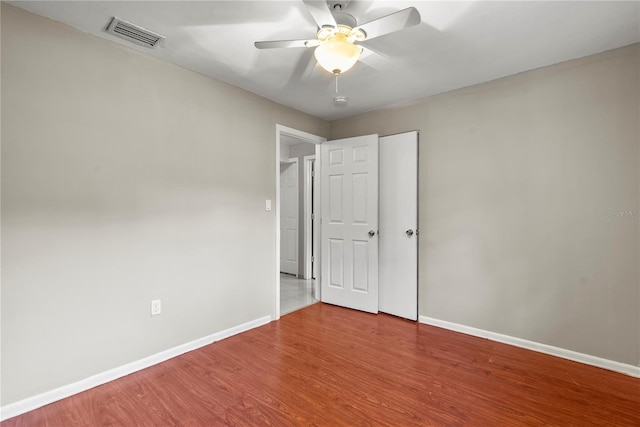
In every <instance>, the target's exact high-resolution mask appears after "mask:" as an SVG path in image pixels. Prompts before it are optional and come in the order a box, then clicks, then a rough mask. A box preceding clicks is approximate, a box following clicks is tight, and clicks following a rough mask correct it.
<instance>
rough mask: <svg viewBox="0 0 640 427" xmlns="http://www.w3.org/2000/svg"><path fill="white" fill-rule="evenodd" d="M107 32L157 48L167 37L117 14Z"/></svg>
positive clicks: (141, 44) (132, 41)
mask: <svg viewBox="0 0 640 427" xmlns="http://www.w3.org/2000/svg"><path fill="white" fill-rule="evenodd" d="M107 33H111V34H113V35H115V36H118V37H120V38H123V39H125V40H129V41H130V42H131V43H135V44H139V45H140V46H144V47H148V48H150V49H155V48H156V47H158V44H160V42H161V41H162V40H164V39H165V37H164V36H161V35H160V34H156V33H153V32H151V31H149V30H146V29H144V28H142V27H138V26H137V25H134V24H132V23H131V22H127V21H124V20H122V19H120V18H116V17H115V16H114V17H113V19H112V20H111V22H110V23H109V26H108V27H107Z"/></svg>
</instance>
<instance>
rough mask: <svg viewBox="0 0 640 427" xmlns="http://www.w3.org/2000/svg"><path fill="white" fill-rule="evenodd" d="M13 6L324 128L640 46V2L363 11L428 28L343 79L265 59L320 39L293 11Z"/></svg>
mask: <svg viewBox="0 0 640 427" xmlns="http://www.w3.org/2000/svg"><path fill="white" fill-rule="evenodd" d="M11 3H12V4H14V5H16V6H18V7H21V8H24V9H27V10H30V11H33V12H35V13H38V14H40V15H44V16H47V17H50V18H51V19H54V20H57V21H61V22H64V23H66V24H68V25H70V26H73V27H76V28H78V29H80V30H82V31H86V32H88V33H91V34H95V35H97V36H99V37H102V38H106V39H109V40H112V41H114V42H116V43H121V44H125V45H127V46H130V47H132V48H133V49H136V50H139V51H141V52H145V53H147V54H149V55H153V56H156V57H159V58H162V59H164V60H166V61H169V62H172V63H175V64H178V65H181V66H183V67H186V68H188V69H191V70H194V71H197V72H200V73H203V74H206V75H209V76H211V77H214V78H216V79H219V80H222V81H224V82H227V83H229V84H232V85H234V86H238V87H241V88H244V89H246V90H249V91H251V92H254V93H257V94H259V95H262V96H264V97H266V98H269V99H272V100H274V101H276V102H279V103H281V104H284V105H288V106H290V107H293V108H295V109H297V110H301V111H304V112H307V113H309V114H312V115H314V116H317V117H321V118H323V119H327V120H333V119H337V118H341V117H347V116H350V115H354V114H358V113H361V112H365V111H370V110H375V109H378V108H382V107H386V106H389V105H393V104H397V103H399V102H403V101H408V100H412V99H416V98H421V97H424V96H428V95H433V94H437V93H442V92H446V91H449V90H452V89H456V88H460V87H464V86H470V85H473V84H476V83H481V82H485V81H489V80H493V79H496V78H499V77H503V76H507V75H511V74H515V73H518V72H522V71H526V70H531V69H534V68H538V67H543V66H546V65H550V64H555V63H558V62H562V61H566V60H569V59H574V58H579V57H583V56H587V55H591V54H594V53H597V52H602V51H605V50H609V49H613V48H616V47H620V46H625V45H629V44H631V43H634V42H638V41H640V1H623V2H617V1H584V2H583V1H547V2H543V1H528V2H523V1H465V2H458V1H358V0H352V1H351V2H350V4H349V5H348V6H347V8H346V10H345V12H349V13H350V14H351V15H353V16H354V17H355V18H356V19H357V20H358V22H359V23H364V22H367V21H370V20H373V19H376V18H379V17H381V16H383V15H386V14H388V13H391V12H394V11H397V10H400V9H404V8H406V7H409V6H414V7H416V8H417V9H418V10H419V11H420V14H421V16H422V23H421V24H420V25H418V26H415V27H412V28H408V29H405V30H403V31H401V32H398V33H393V34H389V35H386V36H382V37H379V38H376V39H373V40H371V41H368V42H367V44H366V45H367V46H368V47H369V48H371V49H372V50H375V51H376V52H379V53H381V54H382V55H385V56H386V57H387V58H385V57H383V56H381V55H370V56H369V57H368V58H364V59H363V61H365V62H366V64H365V63H358V64H356V66H355V67H354V68H353V69H351V70H349V71H348V72H345V73H344V74H343V75H342V76H340V80H339V90H340V91H339V94H340V95H346V96H348V97H349V103H348V106H346V107H336V106H335V105H334V104H333V97H334V96H335V82H334V77H333V76H332V75H331V74H329V73H327V72H326V71H323V70H322V69H321V68H319V67H314V66H315V60H314V58H313V52H312V49H306V48H294V49H271V50H258V49H256V48H255V47H254V45H253V42H254V41H258V40H282V39H287V40H288V39H308V38H314V36H315V33H316V24H315V22H314V20H313V18H312V17H311V15H310V14H309V12H308V10H307V8H306V7H305V5H304V4H303V3H302V1H301V0H291V1H237V0H236V1H158V2H156V1H68V2H67V1H41V2H26V1H14V2H11ZM112 16H117V17H119V18H121V19H124V20H127V21H130V22H132V23H134V24H137V25H139V26H142V27H144V28H147V29H149V30H152V31H155V32H157V33H160V34H162V35H164V36H166V37H167V39H166V40H165V41H164V43H163V45H162V46H161V47H159V48H158V49H155V50H150V49H146V48H142V47H138V46H135V45H132V44H129V43H128V42H126V41H124V40H121V39H119V38H116V37H113V36H111V35H109V34H107V33H106V32H105V31H104V30H105V28H106V27H107V25H108V23H109V22H110V20H111V17H112Z"/></svg>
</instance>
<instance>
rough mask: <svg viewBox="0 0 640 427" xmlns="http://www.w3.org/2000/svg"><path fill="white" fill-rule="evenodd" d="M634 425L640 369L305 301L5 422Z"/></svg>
mask: <svg viewBox="0 0 640 427" xmlns="http://www.w3.org/2000/svg"><path fill="white" fill-rule="evenodd" d="M222 425H238V426H269V425H274V426H289V425H295V426H297V425H304V426H307V425H317V426H411V425H420V426H492V427H494V426H581V427H583V426H636V427H637V426H640V380H638V379H634V378H632V377H629V376H625V375H622V374H617V373H614V372H609V371H606V370H603V369H599V368H594V367H590V366H586V365H582V364H579V363H575V362H570V361H567V360H563V359H559V358H555V357H552V356H547V355H544V354H540V353H535V352H532V351H528V350H523V349H519V348H516V347H511V346H508V345H504V344H499V343H494V342H491V341H487V340H483V339H480V338H475V337H471V336H467V335H463V334H459V333H455V332H451V331H446V330H443V329H439V328H435V327H432V326H427V325H421V324H417V323H413V322H409V321H405V320H401V319H398V318H395V317H392V316H387V315H382V314H381V315H377V316H376V315H371V314H365V313H360V312H356V311H352V310H348V309H342V308H338V307H334V306H330V305H325V304H315V305H312V306H310V307H307V308H305V309H303V310H300V311H297V312H294V313H291V314H289V315H287V316H284V317H283V318H282V319H281V320H280V321H278V322H272V323H270V324H268V325H265V326H263V327H260V328H258V329H254V330H252V331H249V332H246V333H243V334H241V335H237V336H235V337H232V338H228V339H226V340H224V341H220V342H218V343H215V344H212V345H210V346H207V347H203V348H201V349H199V350H196V351H193V352H190V353H187V354H184V355H182V356H180V357H177V358H175V359H172V360H169V361H167V362H165V363H162V364H160V365H157V366H154V367H152V368H149V369H146V370H144V371H141V372H138V373H135V374H132V375H129V376H127V377H124V378H121V379H119V380H117V381H114V382H111V383H108V384H105V385H103V386H100V387H96V388H94V389H92V390H89V391H87V392H84V393H81V394H78V395H75V396H72V397H70V398H67V399H65V400H62V401H59V402H56V403H53V404H51V405H48V406H46V407H43V408H41V409H38V410H35V411H32V412H30V413H27V414H24V415H21V416H18V417H16V418H12V419H10V420H7V421H5V422H4V423H2V427H14V426H30V427H33V426H56V427H58V426H222Z"/></svg>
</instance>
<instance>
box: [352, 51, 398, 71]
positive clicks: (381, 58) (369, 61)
mask: <svg viewBox="0 0 640 427" xmlns="http://www.w3.org/2000/svg"><path fill="white" fill-rule="evenodd" d="M360 46H362V45H360ZM362 48H363V49H362V53H361V54H360V58H359V59H358V60H359V61H360V62H362V63H363V64H365V65H367V66H369V67H371V68H373V69H374V70H378V71H388V70H392V69H393V67H394V65H396V64H394V62H393V61H392V60H391V58H389V57H388V56H386V55H383V54H382V53H380V52H378V51H376V50H373V49H371V48H369V47H366V46H362Z"/></svg>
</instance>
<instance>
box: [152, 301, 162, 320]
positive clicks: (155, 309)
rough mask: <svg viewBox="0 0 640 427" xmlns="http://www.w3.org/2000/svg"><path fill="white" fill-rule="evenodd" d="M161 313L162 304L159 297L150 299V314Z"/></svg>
mask: <svg viewBox="0 0 640 427" xmlns="http://www.w3.org/2000/svg"><path fill="white" fill-rule="evenodd" d="M160 313H162V304H161V302H160V300H159V299H154V300H152V301H151V315H152V316H157V315H158V314H160Z"/></svg>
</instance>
